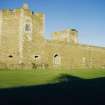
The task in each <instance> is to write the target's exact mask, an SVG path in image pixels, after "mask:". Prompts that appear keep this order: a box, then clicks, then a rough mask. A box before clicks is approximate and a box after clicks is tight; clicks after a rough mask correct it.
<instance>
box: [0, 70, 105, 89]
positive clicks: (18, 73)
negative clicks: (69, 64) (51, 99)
mask: <svg viewBox="0 0 105 105" xmlns="http://www.w3.org/2000/svg"><path fill="white" fill-rule="evenodd" d="M62 74H66V75H71V76H76V77H79V78H83V79H93V78H99V77H105V70H104V69H94V70H93V69H90V70H85V69H84V70H64V69H63V70H0V88H8V87H21V86H31V85H40V84H49V83H54V82H56V78H57V77H59V76H60V75H62Z"/></svg>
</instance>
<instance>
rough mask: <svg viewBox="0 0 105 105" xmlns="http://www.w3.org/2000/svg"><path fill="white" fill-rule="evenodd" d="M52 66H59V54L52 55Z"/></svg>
mask: <svg viewBox="0 0 105 105" xmlns="http://www.w3.org/2000/svg"><path fill="white" fill-rule="evenodd" d="M53 64H54V65H60V64H61V56H60V55H59V54H54V55H53Z"/></svg>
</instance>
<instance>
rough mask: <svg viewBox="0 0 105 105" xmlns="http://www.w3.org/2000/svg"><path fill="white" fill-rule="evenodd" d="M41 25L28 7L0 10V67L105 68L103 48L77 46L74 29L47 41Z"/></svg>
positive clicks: (41, 20) (38, 15) (38, 16)
mask: <svg viewBox="0 0 105 105" xmlns="http://www.w3.org/2000/svg"><path fill="white" fill-rule="evenodd" d="M44 25H45V16H44V14H43V13H34V12H31V11H30V9H29V7H28V5H27V4H24V5H23V7H22V8H18V9H3V10H0V68H26V69H27V68H65V69H74V68H77V69H80V68H105V48H103V47H96V46H89V45H82V44H80V43H79V42H78V31H77V30H76V29H65V30H63V31H60V32H54V33H53V34H52V39H51V40H46V39H45V38H44V34H45V33H44V31H45V29H44V28H45V26H44Z"/></svg>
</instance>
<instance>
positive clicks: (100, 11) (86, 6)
mask: <svg viewBox="0 0 105 105" xmlns="http://www.w3.org/2000/svg"><path fill="white" fill-rule="evenodd" d="M24 2H27V3H28V4H29V6H30V9H31V10H32V11H35V12H43V13H44V14H45V15H46V32H45V37H46V38H51V33H52V32H54V31H60V30H64V29H65V28H75V29H77V30H78V31H79V34H78V37H79V41H80V43H84V44H92V45H98V46H105V0H0V9H2V8H19V7H21V6H22V5H23V3H24Z"/></svg>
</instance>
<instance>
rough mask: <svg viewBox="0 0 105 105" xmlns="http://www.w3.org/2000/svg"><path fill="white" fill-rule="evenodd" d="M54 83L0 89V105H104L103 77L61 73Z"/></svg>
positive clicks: (104, 88) (104, 83)
mask: <svg viewBox="0 0 105 105" xmlns="http://www.w3.org/2000/svg"><path fill="white" fill-rule="evenodd" d="M56 80H57V81H59V82H58V83H55V84H45V85H39V86H27V87H20V88H8V89H0V105H75V104H76V105H105V78H104V77H102V78H95V79H89V80H88V79H81V78H78V77H74V76H70V75H67V74H62V75H61V76H60V77H58V78H57V79H56Z"/></svg>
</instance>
